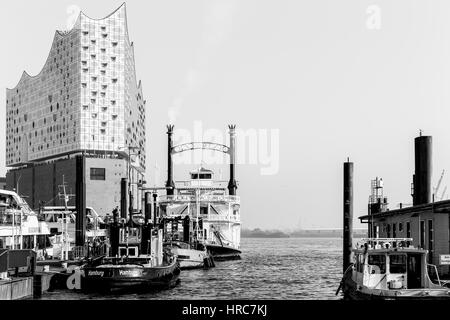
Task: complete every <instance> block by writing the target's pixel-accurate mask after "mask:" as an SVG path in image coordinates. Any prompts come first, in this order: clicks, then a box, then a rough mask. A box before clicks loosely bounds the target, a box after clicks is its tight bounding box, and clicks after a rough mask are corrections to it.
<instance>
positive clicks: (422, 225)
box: [420, 220, 425, 249]
mask: <svg viewBox="0 0 450 320" xmlns="http://www.w3.org/2000/svg"><path fill="white" fill-rule="evenodd" d="M420 247H421V248H422V249H425V221H423V220H422V221H420Z"/></svg>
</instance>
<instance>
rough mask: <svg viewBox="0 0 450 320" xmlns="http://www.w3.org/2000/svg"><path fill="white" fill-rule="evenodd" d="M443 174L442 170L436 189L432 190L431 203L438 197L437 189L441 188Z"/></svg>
mask: <svg viewBox="0 0 450 320" xmlns="http://www.w3.org/2000/svg"><path fill="white" fill-rule="evenodd" d="M444 174H445V170H442V173H441V177H440V178H439V181H438V183H437V186H436V188H434V192H433V201H434V198H435V197H437V196H438V192H439V188H440V187H441V183H442V179H443V178H444Z"/></svg>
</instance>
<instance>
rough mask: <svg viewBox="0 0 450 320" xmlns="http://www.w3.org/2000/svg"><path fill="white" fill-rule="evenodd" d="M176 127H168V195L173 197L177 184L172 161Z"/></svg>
mask: <svg viewBox="0 0 450 320" xmlns="http://www.w3.org/2000/svg"><path fill="white" fill-rule="evenodd" d="M174 127H175V126H173V125H168V126H167V182H166V188H167V195H168V196H173V195H174V192H175V182H174V181H173V160H172V152H173V150H172V149H173V129H174Z"/></svg>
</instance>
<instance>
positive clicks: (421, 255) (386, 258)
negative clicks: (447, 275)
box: [336, 238, 450, 300]
mask: <svg viewBox="0 0 450 320" xmlns="http://www.w3.org/2000/svg"><path fill="white" fill-rule="evenodd" d="M411 243H412V239H410V238H400V239H387V238H386V239H381V238H371V239H362V243H358V244H357V248H356V249H354V250H353V253H354V263H352V264H351V265H350V266H349V267H348V268H347V270H346V272H345V273H344V276H343V278H342V280H341V283H340V286H339V288H338V290H337V292H336V294H338V293H339V291H340V290H341V289H342V291H343V292H344V298H345V299H351V300H365V299H382V300H426V299H433V300H435V299H445V300H447V299H450V288H448V287H445V286H444V285H443V282H441V280H440V279H439V273H438V271H437V268H436V266H434V265H431V264H428V263H427V254H428V251H427V250H424V249H421V248H415V247H413V246H412V245H411ZM428 269H431V270H433V273H434V275H435V277H436V280H435V281H436V282H437V283H435V282H433V281H432V280H431V278H430V275H429V273H428Z"/></svg>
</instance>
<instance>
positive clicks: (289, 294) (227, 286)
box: [41, 238, 342, 300]
mask: <svg viewBox="0 0 450 320" xmlns="http://www.w3.org/2000/svg"><path fill="white" fill-rule="evenodd" d="M241 247H242V259H241V260H236V261H225V262H216V267H215V268H212V269H209V270H190V271H182V273H181V275H180V279H181V282H180V284H179V285H178V286H177V287H175V288H172V289H168V290H164V291H159V292H153V293H146V294H139V295H138V294H125V295H104V294H81V293H74V292H71V291H55V292H50V293H46V294H44V295H43V296H42V298H41V299H60V300H72V299H76V300H85V299H87V300H90V299H99V300H100V299H128V300H130V299H132V300H140V299H143V300H149V299H157V300H177V299H195V300H205V299H206V300H215V299H225V300H231V299H233V300H236V299H244V300H246V299H258V300H260V299H290V300H311V299H312V300H317V299H321V300H330V299H340V298H341V297H340V296H335V292H336V289H337V287H338V286H339V282H340V279H341V277H342V249H341V248H342V239H339V238H336V239H335V238H282V239H267V238H266V239H260V238H258V239H257V238H252V239H242V242H241Z"/></svg>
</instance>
